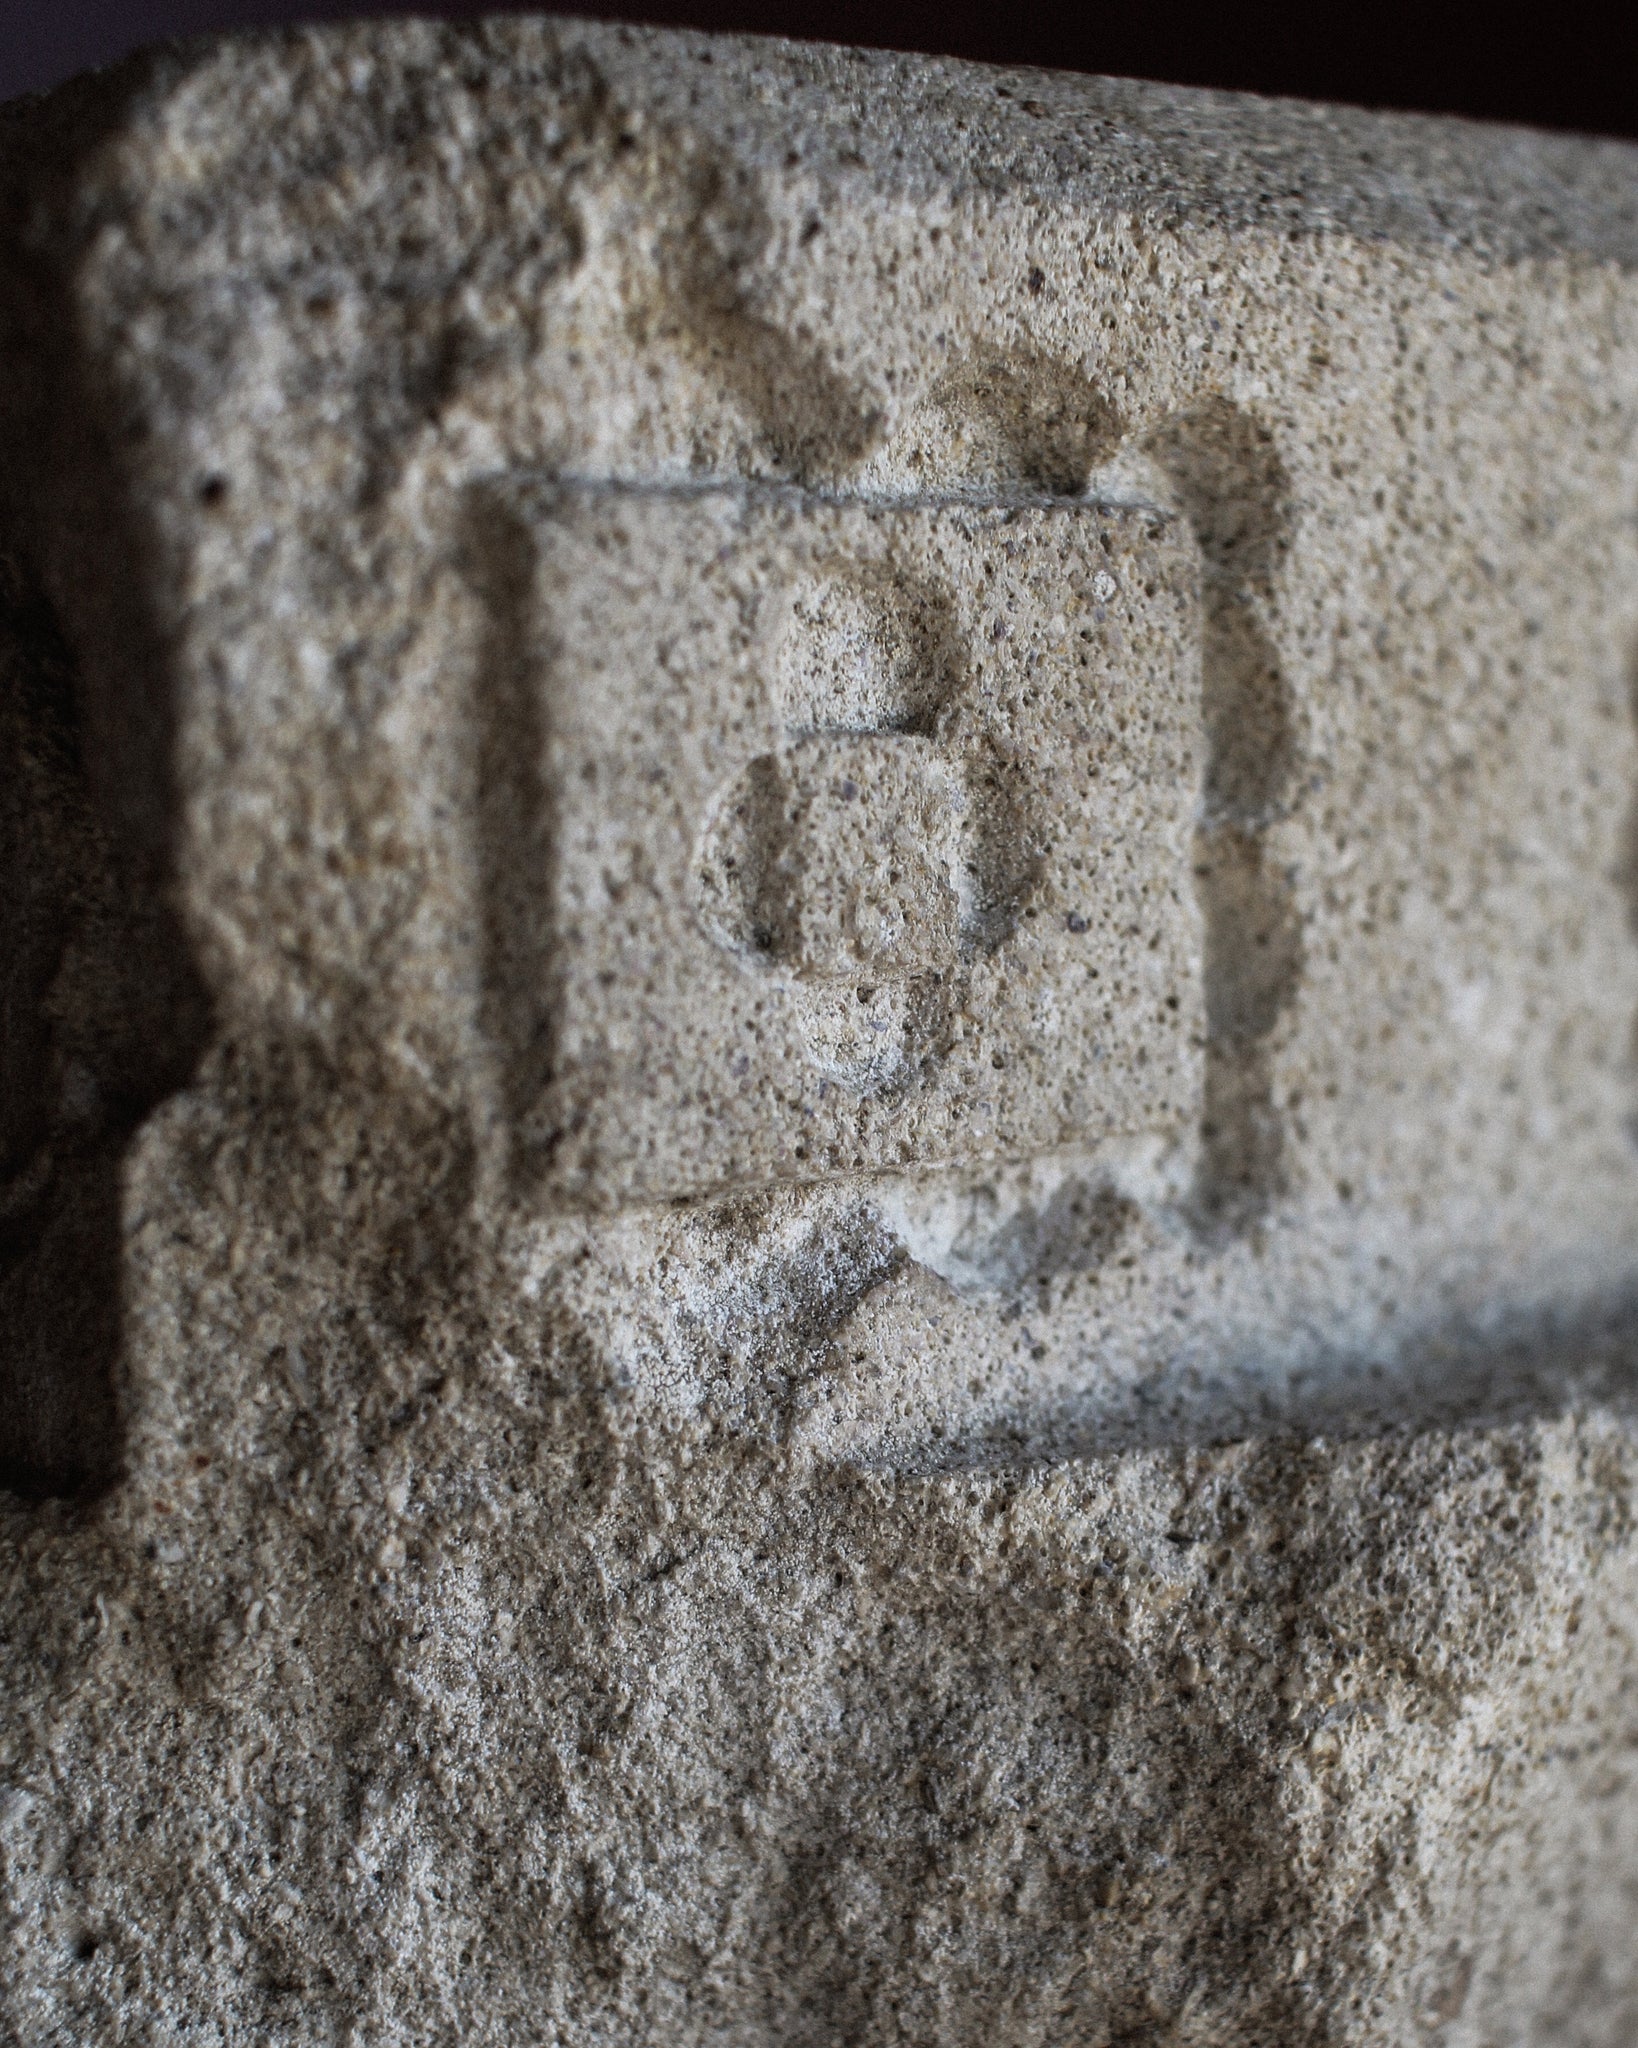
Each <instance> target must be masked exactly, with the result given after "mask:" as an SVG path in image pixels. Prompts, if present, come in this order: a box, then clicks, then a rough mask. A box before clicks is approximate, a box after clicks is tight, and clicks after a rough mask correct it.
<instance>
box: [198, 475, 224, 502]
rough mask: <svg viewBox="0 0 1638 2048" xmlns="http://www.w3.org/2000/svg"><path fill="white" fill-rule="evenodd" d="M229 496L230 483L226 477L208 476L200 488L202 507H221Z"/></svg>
mask: <svg viewBox="0 0 1638 2048" xmlns="http://www.w3.org/2000/svg"><path fill="white" fill-rule="evenodd" d="M227 494H228V483H227V478H226V477H225V476H208V477H206V478H205V480H204V482H203V483H202V484H201V485H200V486H199V502H200V504H201V505H220V504H221V502H222V500H223V499H224V498H225V497H226V496H227Z"/></svg>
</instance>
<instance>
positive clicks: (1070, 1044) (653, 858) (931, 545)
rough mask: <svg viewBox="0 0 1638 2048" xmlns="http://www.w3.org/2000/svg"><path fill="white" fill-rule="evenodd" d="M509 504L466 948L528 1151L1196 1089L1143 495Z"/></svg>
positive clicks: (1083, 1127)
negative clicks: (514, 798)
mask: <svg viewBox="0 0 1638 2048" xmlns="http://www.w3.org/2000/svg"><path fill="white" fill-rule="evenodd" d="M511 516H512V517H513V518H514V519H516V520H517V521H518V523H519V525H520V526H521V527H522V528H523V532H522V534H521V535H520V536H519V539H520V542H521V544H522V545H523V546H524V547H525V548H526V549H527V550H528V551H529V552H530V554H531V555H532V558H533V561H534V570H533V576H532V579H531V582H530V586H529V592H528V595H527V597H526V599H525V601H524V603H523V604H522V605H521V606H520V607H518V608H517V610H520V611H521V614H522V615H521V616H518V615H517V611H513V615H512V616H510V617H507V618H505V619H504V621H503V623H501V624H500V625H499V626H498V627H497V630H496V632H495V633H494V634H493V635H492V636H491V637H490V638H489V639H487V640H486V641H485V643H484V645H485V661H484V663H483V664H481V665H480V670H479V674H478V676H477V678H476V683H475V687H476V689H477V691H478V692H479V693H480V694H481V696H482V698H483V701H484V707H485V708H484V711H483V713H482V714H480V715H481V716H484V717H487V718H489V719H491V720H493V721H494V722H496V723H498V724H500V725H501V727H502V728H503V730H504V731H505V732H506V733H507V736H508V737H507V740H506V741H504V742H502V744H509V745H510V746H512V747H515V748H518V749H519V750H521V753H522V757H523V759H524V760H525V761H527V760H528V758H529V756H530V755H531V754H533V755H534V756H535V757H536V758H537V760H538V763H539V766H538V769H537V770H536V773H535V775H534V776H533V777H532V778H530V779H531V780H532V783H533V787H532V788H530V787H525V788H523V789H522V790H521V791H520V792H519V799H520V800H519V801H518V802H517V804H516V805H515V806H514V807H513V808H515V810H516V812H517V814H518V815H517V817H516V819H515V820H514V817H513V815H512V809H508V811H507V812H506V813H505V814H504V816H503V819H502V820H500V821H497V829H496V830H495V832H494V834H493V839H494V843H495V846H496V851H497V865H499V864H500V863H502V862H504V864H505V866H506V870H507V872H506V875H505V879H504V884H503V885H502V887H501V888H497V889H493V890H492V891H491V900H496V899H498V900H499V901H501V902H502V903H503V904H504V905H505V909H506V915H507V917H509V919H510V920H511V922H512V924H513V926H514V927H515V929H514V930H512V931H510V932H508V931H506V930H505V929H504V926H503V924H502V920H501V919H499V918H497V919H495V920H494V922H495V924H496V926H497V927H499V929H498V930H497V942H496V944H495V946H494V947H493V948H492V950H491V953H490V956H489V959H488V962H487V963H486V964H487V969H488V972H489V974H490V976H491V977H492V978H493V979H494V980H495V981H497V982H498V983H499V984H500V989H501V992H502V997H503V1001H502V1004H499V1005H497V1009H508V1008H509V1009H510V1011H511V1012H512V1014H513V1015H514V1017H515V1018H516V1019H517V1022H518V1025H519V1026H520V1027H521V1028H520V1029H518V1030H517V1032H516V1037H515V1039H514V1042H513V1043H511V1044H509V1045H506V1046H504V1047H503V1057H504V1058H505V1059H506V1062H507V1066H508V1070H509V1071H508V1077H507V1078H508V1083H509V1085H508V1090H507V1093H508V1097H509V1100H510V1102H511V1103H512V1104H513V1105H514V1114H515V1116H516V1119H517V1124H518V1129H517V1131H516V1133H515V1137H514V1143H515V1145H516V1148H517V1152H518V1154H519V1155H520V1160H521V1164H522V1168H523V1171H524V1172H525V1173H527V1172H528V1170H529V1164H530V1162H531V1161H532V1160H538V1161H539V1162H540V1165H539V1168H538V1171H539V1174H540V1176H541V1177H542V1178H543V1179H544V1181H545V1183H546V1188H547V1190H548V1191H549V1192H556V1193H558V1195H559V1197H560V1199H568V1200H571V1201H574V1200H579V1201H589V1202H591V1203H593V1204H594V1205H595V1206H600V1207H605V1208H607V1207H615V1206H619V1205H620V1204H621V1203H622V1202H630V1201H633V1200H640V1199H644V1198H646V1199H648V1200H653V1199H655V1198H656V1197H662V1198H663V1197H668V1196H670V1197H674V1196H679V1195H699V1194H707V1193H711V1192H713V1191H719V1190H722V1189H724V1188H732V1187H753V1188H754V1187H758V1186H765V1185H767V1184H769V1183H771V1182H776V1181H781V1180H798V1181H803V1180H814V1181H818V1180H825V1179H834V1178H837V1177H838V1176H841V1175H845V1174H849V1173H854V1174H856V1173H858V1172H860V1171H861V1170H862V1171H871V1170H874V1171H876V1172H880V1171H882V1170H884V1169H888V1170H897V1169H900V1168H903V1167H906V1166H915V1165H934V1166H947V1165H950V1164H952V1163H959V1164H960V1165H962V1166H965V1167H973V1166H982V1165H983V1164H985V1163H987V1162H989V1161H991V1160H995V1159H1011V1158H1018V1157H1028V1156H1030V1155H1031V1154H1034V1153H1039V1152H1050V1151H1054V1150H1057V1149H1060V1148H1061V1147H1063V1146H1064V1145H1065V1144H1072V1143H1081V1144H1092V1145H1096V1144H1098V1143H1100V1142H1101V1141H1103V1140H1104V1139H1106V1138H1110V1137H1128V1138H1130V1137H1135V1136H1140V1135H1143V1134H1145V1133H1150V1132H1152V1133H1156V1134H1158V1135H1161V1136H1171V1135H1174V1134H1175V1133H1176V1132H1178V1131H1179V1130H1180V1129H1182V1128H1184V1127H1185V1126H1187V1125H1188V1124H1190V1123H1191V1122H1195V1121H1198V1118H1199V1115H1200V1100H1201V1069H1202V1052H1203V1048H1204V1042H1205V1022H1206V1020H1205V1015H1204V1007H1205V1006H1204V981H1203V972H1202V960H1201V953H1202V943H1201V932H1200V912H1199V907H1198V904H1197V901H1196V896H1195V889H1194V881H1193V873H1192V867H1193V840H1194V826H1195V817H1196V813H1197V810H1198V808H1199V797H1200V787H1199V785H1200V764H1201V761H1202V748H1201V746H1200V743H1199V729H1200V627H1199V605H1198V585H1199V575H1198V566H1197V562H1196V559H1195V555H1194V550H1193V543H1192V541H1191V540H1190V538H1189V537H1188V535H1187V533H1186V532H1184V533H1182V534H1181V535H1180V534H1179V533H1178V532H1177V530H1176V529H1177V525H1178V522H1175V521H1172V522H1167V521H1165V520H1163V519H1162V518H1161V517H1160V515H1158V514H1157V513H1153V512H1143V511H1141V510H1137V511H1133V510H1118V509H1104V508H1100V507H1096V506H1086V505H1083V504H1078V503H1056V504H1044V505H1029V504H1014V505H1003V506H989V507H986V506H983V505H975V504H947V505H944V506H942V507H936V506H916V505H898V506H895V505H886V506H879V505H872V504H869V503H860V504H853V505H848V504H843V503H838V502H834V501H831V502H826V501H819V500H813V499H805V498H802V497H800V496H799V495H797V494H795V493H792V492H753V493H750V494H748V495H747V494H746V493H744V492H720V491H719V492H708V493H700V492H689V493H685V494H674V493H660V494H653V493H637V492H630V491H616V492H611V491H608V490H599V491H586V490H573V489H569V490H565V489H563V488H562V487H552V488H549V489H547V490H545V491H541V492H535V493H532V494H529V493H526V494H523V495H521V496H520V497H517V498H515V499H514V500H513V502H512V505H511ZM508 609H511V608H510V607H509V608H508ZM531 813H538V815H530V814H531ZM531 849H532V850H533V855H534V862H535V872H534V874H533V876H532V877H531V876H530V875H529V874H527V873H519V872H518V866H519V863H520V861H523V862H527V860H528V859H529V856H530V851H531ZM531 882H532V883H533V886H532V887H531ZM531 973H532V974H533V977H534V980H535V986H533V987H532V988H531V987H530V986H528V982H529V980H530V977H531Z"/></svg>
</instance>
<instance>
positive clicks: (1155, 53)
mask: <svg viewBox="0 0 1638 2048" xmlns="http://www.w3.org/2000/svg"><path fill="white" fill-rule="evenodd" d="M498 11H504V10H503V9H502V8H500V7H497V5H496V4H495V0H487V4H484V0H477V4H472V0H444V4H442V5H440V4H438V0H423V4H422V5H420V6H412V5H402V4H400V5H395V4H394V0H374V4H371V0H351V4H349V0H305V4H304V0H0V99H3V98H9V97H10V96H12V95H13V94H15V93H20V92H28V91H37V90H39V89H41V88H43V87H45V86H49V85H53V84H55V83H56V82H57V81H58V80H59V79H63V78H67V77H69V76H70V75H71V74H72V73H73V72H75V71H79V70H83V69H85V68H86V67H87V66H89V65H93V64H104V63H108V62H109V61H111V60H112V59H113V58H115V57H118V56H121V55H122V54H123V53H124V52H125V51H127V50H130V49H133V48H135V47H136V46H137V45H138V44H140V43H144V42H149V41H152V40H154V39H156V38H158V37H161V36H167V35H191V34H195V33H197V32H199V31H201V30H205V29H216V28H231V27H240V26H248V25H250V24H252V23H257V22H270V21H289V20H309V21H314V20H335V19H339V18H342V17H345V16H348V15H357V14H371V13H375V14H385V13H395V12H396V13H410V12H420V13H432V14H442V15H444V16H446V17H448V18H451V19H460V18H463V17H470V16H472V15H476V14H482V13H493V12H498ZM562 11H566V12H575V13H585V14H598V15H602V16H604V17H605V18H618V19H623V20H632V21H652V22H665V23H678V24H683V25H686V26H689V27H694V28H710V29H744V30H750V31H754V32H757V33H761V34H766V35H791V36H803V37H809V38H813V39H815V40H819V41H825V42H843V43H870V44H875V45H877V46H878V47H883V48H888V49H901V50H931V51H939V52H942V53H945V54H948V55H951V56H959V57H976V58H980V59H982V60H985V61H987V62H990V63H1000V64H1042V65H1048V66H1052V67H1056V68H1059V69H1063V70H1069V71H1104V72H1111V73H1115V74H1117V75H1124V76H1130V77H1137V78H1161V79H1169V80H1172V81H1174V82H1176V83H1179V84H1186V85H1221V86H1232V87H1236V88H1240V89H1242V90H1247V91H1253V92H1269V93H1292V94H1297V95H1299V96H1300V97H1303V98H1307V99H1338V100H1351V101H1354V102H1356V103H1358V104H1362V105H1365V106H1383V107H1412V108H1423V109H1426V110H1428V111H1431V112H1437V113H1455V114H1468V115H1473V116H1476V117H1479V118H1481V119H1487V120H1498V121H1525V122H1530V123H1533V124H1535V125H1537V126H1541V127H1551V128H1572V129H1582V130H1587V131H1590V132H1594V133H1602V134H1606V135H1625V136H1635V137H1638V9H1635V8H1634V7H1633V5H1632V0H1605V4H1604V5H1603V6H1602V7H1596V8H1595V7H1593V6H1584V7H1570V8H1566V7H1559V8H1556V9H1554V8H1540V7H1539V6H1538V7H1527V6H1520V5H1517V4H1515V5H1514V6H1512V7H1510V8H1508V7H1503V6H1502V5H1499V4H1498V5H1496V6H1494V7H1492V8H1491V9H1489V10H1487V11H1485V12H1479V11H1477V10H1474V11H1473V12H1471V13H1469V12H1467V11H1466V10H1456V9H1453V8H1450V7H1441V6H1439V5H1437V4H1431V5H1426V6H1423V7H1420V8H1411V7H1408V6H1402V5H1401V6H1384V5H1375V6H1373V5H1372V4H1371V0H1310V4H1308V5H1307V6H1299V5H1295V4H1289V0H1287V4H1283V5H1274V4H1264V5H1257V4H1254V0H1245V4H1238V5H1236V4H1234V0H1220V4H1219V5H1217V6H1215V7H1211V8H1207V7H1204V6H1199V5H1187V6H1183V5H1172V6H1167V5H1166V4H1164V0H1106V4H1102V5H1098V4H1090V5H1088V4H1083V5H1081V6H1078V7H1067V6H1066V7H1062V8H1058V7H1051V6H1047V7H1041V6H1030V5H1028V4H1027V0H1024V4H1018V0H1015V4H1013V5H1011V6H1007V5H1005V4H997V0H990V4H981V0H949V4H943V5H940V4H937V0H652V4H643V0H606V4H603V5H599V4H597V0H588V4H584V5H578V6H574V7H571V8H568V9H565V10H562Z"/></svg>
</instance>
